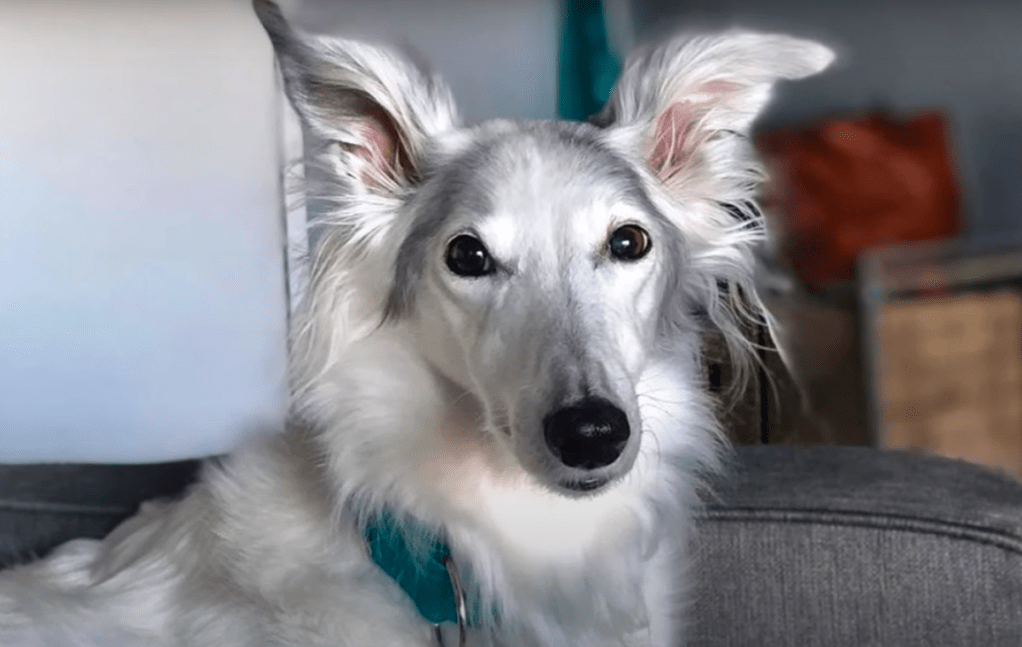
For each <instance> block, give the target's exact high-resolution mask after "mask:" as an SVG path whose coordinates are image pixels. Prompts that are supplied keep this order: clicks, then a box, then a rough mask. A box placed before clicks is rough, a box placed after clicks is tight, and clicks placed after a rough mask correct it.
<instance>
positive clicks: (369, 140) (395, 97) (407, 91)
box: [253, 0, 458, 195]
mask: <svg viewBox="0 0 1022 647" xmlns="http://www.w3.org/2000/svg"><path fill="white" fill-rule="evenodd" d="M253 6H254V8H255V12H256V15H258V16H259V20H260V21H261V22H262V24H263V27H265V28H266V31H267V33H268V34H269V36H270V40H271V41H272V42H273V48H274V51H275V52H276V54H277V60H278V61H279V62H280V68H281V72H282V74H283V77H284V85H285V89H286V91H287V95H288V98H289V99H290V101H291V105H293V106H294V108H295V111H296V112H297V113H298V116H299V117H300V118H301V120H302V122H303V124H304V125H305V127H306V128H307V129H308V130H309V131H310V132H312V133H313V134H314V135H315V136H316V137H317V138H319V139H320V140H322V141H324V142H333V143H336V144H339V145H340V147H341V159H340V160H339V165H338V167H337V168H336V169H335V170H339V171H340V172H341V173H343V174H344V175H347V176H348V177H349V179H351V180H353V181H355V182H356V183H357V184H359V185H361V186H362V187H363V188H364V189H365V190H366V191H368V192H369V193H377V194H381V195H387V194H393V193H394V192H395V191H396V190H398V189H400V187H401V186H403V185H407V184H408V183H410V182H414V180H415V179H416V178H417V176H418V172H419V170H420V165H421V163H422V160H423V157H424V155H425V154H426V150H427V148H428V146H429V145H430V142H431V140H432V139H433V138H434V137H435V136H436V135H438V134H440V133H443V132H446V131H449V130H451V129H453V128H454V127H455V126H456V125H457V123H458V115H457V110H456V108H455V106H454V99H453V97H452V95H451V93H450V90H448V88H447V86H446V85H445V84H444V83H443V82H442V81H441V80H440V79H439V78H438V77H435V76H432V75H430V74H428V73H427V72H425V71H424V70H422V69H421V68H419V67H418V66H416V65H415V64H413V63H412V61H410V60H409V59H408V58H406V57H404V56H400V55H398V54H397V53H396V52H394V51H392V50H390V49H387V48H384V47H377V46H373V45H368V44H365V43H360V42H356V41H350V40H344V39H341V38H333V37H327V36H315V35H311V34H304V33H300V32H299V31H297V30H295V29H294V28H292V27H291V25H289V24H288V22H287V20H286V19H285V18H284V16H283V15H282V14H281V11H280V8H279V7H278V6H277V4H276V3H275V2H273V0H254V1H253Z"/></svg>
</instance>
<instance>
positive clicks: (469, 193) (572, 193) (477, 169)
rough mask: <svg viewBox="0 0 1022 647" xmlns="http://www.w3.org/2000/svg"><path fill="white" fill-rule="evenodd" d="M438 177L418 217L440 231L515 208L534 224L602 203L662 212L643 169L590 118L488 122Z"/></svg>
mask: <svg viewBox="0 0 1022 647" xmlns="http://www.w3.org/2000/svg"><path fill="white" fill-rule="evenodd" d="M431 177H432V181H431V182H430V184H431V185H432V186H431V187H430V190H428V191H426V195H427V196H428V197H427V199H426V200H425V201H424V203H423V205H422V208H421V209H420V210H419V212H418V214H417V219H419V220H420V221H422V222H421V223H420V224H426V223H427V222H428V223H429V225H430V226H429V228H430V229H432V230H433V231H434V232H435V231H436V230H437V229H440V228H442V226H443V225H444V224H447V223H449V222H450V221H451V220H455V221H457V220H472V221H474V222H479V221H480V218H481V217H482V218H485V217H487V216H497V215H500V214H504V215H507V214H508V213H513V214H514V217H515V218H516V219H517V220H518V221H519V222H529V220H530V219H549V217H550V216H552V215H554V214H556V213H567V212H571V211H573V210H575V211H577V210H578V209H579V208H583V207H585V206H586V205H592V204H593V203H596V202H601V203H603V204H607V203H609V202H613V201H619V202H628V203H631V204H632V205H633V206H634V207H636V208H639V209H647V208H648V210H650V211H655V209H654V208H653V207H652V204H651V203H650V201H649V200H648V198H647V197H646V195H645V191H644V189H643V185H642V181H641V179H640V177H639V174H638V173H637V172H636V170H635V169H634V168H633V167H632V166H631V165H630V163H629V162H628V161H626V160H625V159H624V158H623V157H622V156H621V155H619V154H618V153H616V152H615V151H613V150H612V149H611V148H610V147H609V146H608V145H607V144H605V143H604V142H603V140H602V137H601V132H600V131H599V129H597V128H595V127H593V126H591V125H589V124H584V123H576V122H557V121H549V122H524V123H509V122H497V123H494V124H488V125H484V126H482V127H480V128H479V129H478V131H477V133H476V136H475V137H471V138H467V140H466V142H465V143H463V144H462V146H460V147H459V149H457V150H456V151H455V152H453V153H451V154H448V155H446V156H444V157H443V158H442V159H441V160H440V161H439V162H438V163H437V164H436V166H435V167H434V169H433V170H432V173H431ZM420 232H421V233H425V232H423V231H422V229H420Z"/></svg>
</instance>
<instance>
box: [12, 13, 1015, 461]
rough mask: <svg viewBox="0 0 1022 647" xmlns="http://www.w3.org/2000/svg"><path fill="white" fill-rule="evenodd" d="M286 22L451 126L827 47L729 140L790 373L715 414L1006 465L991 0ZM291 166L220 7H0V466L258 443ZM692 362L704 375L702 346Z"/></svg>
mask: <svg viewBox="0 0 1022 647" xmlns="http://www.w3.org/2000/svg"><path fill="white" fill-rule="evenodd" d="M285 9H286V12H287V13H288V15H289V16H290V17H291V18H292V20H294V21H295V22H296V23H297V24H298V25H300V26H301V27H303V28H305V29H306V30H308V31H312V32H317V33H334V34H340V35H345V36H354V37H360V38H366V39H371V40H377V41H385V42H390V43H393V44H398V45H404V46H406V47H409V48H411V49H413V50H415V51H417V52H418V53H420V55H421V56H422V58H424V59H425V60H427V61H429V62H430V63H431V64H432V65H433V66H434V67H435V68H436V69H437V70H438V71H439V72H440V73H441V74H442V75H444V76H445V78H446V79H447V80H448V82H449V83H450V85H451V87H452V89H453V91H454V93H455V95H456V97H457V99H458V102H459V105H460V107H461V110H462V113H463V115H464V116H465V118H466V120H468V121H478V120H482V119H486V118H490V117H498V116H510V117H520V118H553V117H558V116H560V117H564V118H573V119H582V118H585V117H587V116H588V115H590V114H592V113H593V112H595V111H596V110H598V109H599V107H600V105H601V104H602V102H603V101H604V100H605V99H606V96H607V94H608V93H609V91H610V87H611V84H612V82H613V78H614V75H615V74H616V71H617V69H618V65H619V63H620V61H621V60H622V57H623V54H624V52H626V51H627V50H628V49H629V48H630V47H631V46H632V45H633V44H635V43H638V42H643V41H646V40H650V39H655V38H659V37H663V36H665V35H667V34H670V33H673V32H676V31H678V30H680V29H707V28H722V27H728V26H733V25H740V26H745V27H751V28H757V29H769V30H777V31H783V32H787V33H792V34H796V35H801V36H806V37H811V38H816V39H819V40H822V41H824V42H826V43H828V44H829V45H831V46H832V47H834V48H835V49H836V50H837V51H838V53H839V59H838V62H837V64H836V65H835V66H834V67H833V69H831V70H830V71H828V72H827V73H825V74H823V75H821V76H819V77H816V78H812V79H809V80H806V81H804V82H799V83H794V84H790V85H788V84H785V85H783V86H782V87H779V88H778V91H777V96H776V101H775V102H774V103H773V104H772V105H771V107H770V108H769V109H768V111H767V112H766V114H764V115H763V117H762V118H761V119H760V120H759V122H758V125H757V128H756V137H755V141H756V144H757V147H758V148H759V150H760V152H761V153H762V155H763V157H764V158H765V160H766V162H767V164H768V168H769V169H770V174H771V182H770V184H769V186H767V187H766V188H765V189H764V193H763V200H762V202H763V206H764V210H765V212H766V214H767V216H768V220H769V222H770V225H771V231H772V233H773V234H774V237H775V241H776V245H775V250H774V251H775V258H774V259H773V261H774V267H773V268H772V269H771V271H772V272H775V273H777V275H778V278H780V279H783V280H776V281H772V282H771V285H772V286H774V288H775V289H772V290H771V291H770V292H769V294H768V297H769V303H770V305H771V308H772V309H773V312H774V314H775V316H776V317H777V319H778V321H779V322H780V323H781V324H782V325H783V330H784V335H783V338H782V339H783V340H784V342H785V343H786V345H787V346H788V347H789V348H790V352H791V354H792V356H793V359H794V371H793V372H792V374H789V372H788V371H787V370H786V369H785V368H784V367H783V366H782V365H781V364H780V362H779V361H778V359H777V356H776V354H775V353H773V352H770V351H764V352H763V353H762V359H763V362H764V369H763V370H762V371H761V372H760V374H759V376H758V377H759V379H758V380H757V384H755V385H754V386H753V388H750V389H749V390H748V391H747V393H746V394H745V397H744V398H743V399H742V401H741V402H740V403H738V404H737V405H735V406H731V407H729V408H728V409H727V411H726V412H725V413H726V415H727V416H728V420H729V428H730V429H731V430H732V432H733V435H734V437H735V439H736V440H737V441H738V442H748V443H752V442H771V443H785V442H787V443H839V444H859V445H878V446H887V447H904V448H914V449H922V450H926V451H934V452H939V453H943V454H948V455H954V456H962V457H965V458H968V459H970V460H974V461H977V462H981V463H984V464H988V465H992V466H994V467H996V468H999V469H1002V470H1004V471H1007V472H1009V473H1013V474H1015V475H1018V476H1022V301H1020V299H1019V296H1018V288H1019V285H1020V281H1022V246H1020V245H1018V244H1017V243H1016V241H1018V240H1022V177H1020V176H1022V45H1020V43H1022V5H1020V4H1019V3H1018V2H1016V1H1014V0H982V1H980V2H973V3H960V2H953V1H951V0H931V1H930V2H927V3H920V2H915V1H913V0H884V1H881V0H843V1H840V2H828V3H820V2H808V1H806V0H756V1H753V0H741V1H736V0H715V1H713V2H709V1H702V0H699V1H695V0H692V1H670V2H668V1H662V0H651V1H647V2H638V1H632V2H630V1H629V0H606V1H605V2H602V3H600V2H585V3H583V2H578V1H576V0H523V1H520V2H497V1H495V0H491V1H489V2H486V1H483V2H464V1H461V0H429V1H421V0H420V1H415V2H413V1H409V0H376V1H374V2H372V3H368V2H359V1H357V0H293V1H292V2H289V3H285ZM301 151H302V133H301V132H300V129H299V128H298V126H297V124H296V122H295V120H294V117H293V115H292V114H290V112H289V109H288V108H287V107H286V105H285V103H284V102H283V100H282V97H281V96H280V92H279V88H278V86H277V83H276V77H275V70H274V67H273V61H272V52H271V50H270V47H269V43H268V41H267V40H266V37H265V35H264V34H263V32H262V30H261V27H260V26H259V25H258V22H257V21H256V19H255V17H254V16H253V15H252V12H251V9H250V6H249V4H248V2H246V1H245V0H215V1H209V2H202V3H199V2H179V1H173V2H172V1H171V0H156V1H154V2H147V3H144V4H143V3H128V2H114V1H108V2H70V1H58V0H40V1H38V2H33V3H26V2H17V1H16V0H0V461H4V462H19V461H61V460H76V461H112V462H138V461H156V460H170V459H174V458H182V457H189V456H202V455H208V454H213V453H218V452H222V451H225V450H227V449H229V448H230V447H231V446H232V445H234V444H235V443H236V442H237V441H238V440H239V439H241V438H243V437H244V436H246V435H247V434H250V433H253V432H257V431H260V430H263V429H273V428H277V427H279V426H280V424H281V422H282V420H283V417H284V415H285V411H286V384H285V375H284V374H285V368H284V367H285V357H286V329H287V319H288V312H289V303H290V302H291V301H293V300H294V299H295V298H297V296H298V295H299V294H300V292H301V271H300V268H301V262H300V259H301V255H302V254H303V253H304V252H305V251H306V250H307V248H308V245H309V241H308V238H307V234H306V231H307V224H308V222H309V221H314V220H315V218H316V214H315V213H305V211H304V210H303V209H302V208H301V207H300V205H299V206H295V205H294V204H292V203H289V202H288V201H287V200H285V197H284V196H285V190H284V188H283V187H284V183H285V182H284V176H285V175H288V174H293V173H300V172H301V170H300V167H298V168H293V167H292V166H290V164H289V162H290V161H292V160H300V158H301ZM286 203H287V204H290V208H286V207H285V204H286ZM750 332H751V334H754V335H759V336H760V338H761V339H763V340H764V342H766V341H767V337H766V335H765V334H764V331H762V330H752V331H750ZM707 356H708V358H710V361H709V362H708V364H709V365H708V374H709V376H710V379H711V382H713V383H714V384H715V385H717V386H719V387H720V388H724V387H725V386H726V382H727V377H728V375H729V371H728V368H727V365H726V361H724V360H723V359H720V360H719V361H717V359H716V358H718V357H719V353H716V352H714V349H712V348H711V349H708V354H707Z"/></svg>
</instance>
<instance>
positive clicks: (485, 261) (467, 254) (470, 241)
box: [447, 234, 494, 276]
mask: <svg viewBox="0 0 1022 647" xmlns="http://www.w3.org/2000/svg"><path fill="white" fill-rule="evenodd" d="M447 267H448V268H450V270H451V271H452V272H454V273H455V274H457V275H459V276H484V275H486V274H492V273H493V271H494V266H493V257H492V256H490V253H489V252H488V251H486V246H485V245H483V241H481V240H479V239H478V238H476V237H475V236H469V235H467V234H462V235H461V236H457V237H455V239H454V240H452V241H451V243H450V244H449V245H448V246H447Z"/></svg>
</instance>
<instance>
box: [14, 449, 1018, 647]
mask: <svg viewBox="0 0 1022 647" xmlns="http://www.w3.org/2000/svg"><path fill="white" fill-rule="evenodd" d="M197 469H198V463H197V462H195V461H188V462H181V463H171V464H162V465H136V466H96V465H42V466H3V465H0V567H2V566H4V565H10V564H12V563H15V562H16V561H21V560H24V559H27V558H29V557H31V556H33V555H41V554H44V553H45V552H46V551H48V550H49V549H50V548H52V547H53V546H56V545H58V544H60V543H62V542H64V541H67V540H69V539H72V538H75V537H102V536H103V535H104V534H106V533H107V532H108V531H109V530H110V529H112V528H113V526H114V525H116V524H117V523H118V522H119V521H120V520H121V519H123V518H125V517H126V516H128V515H130V514H132V513H133V512H134V510H135V509H136V507H137V505H138V503H140V502H141V501H144V500H146V499H150V498H153V497H156V496H165V495H172V494H175V493H178V492H180V491H181V490H182V489H183V488H184V487H186V486H187V484H188V483H190V482H191V481H192V480H193V479H194V477H195V474H196V473H197ZM713 492H714V493H715V494H714V495H713V498H711V499H710V503H709V505H708V506H707V508H706V510H705V512H704V513H703V515H702V518H701V521H700V529H699V533H698V535H697V537H696V541H695V545H694V549H695V554H696V558H697V559H696V568H695V570H694V572H693V575H695V577H696V578H697V582H698V586H697V587H696V589H695V590H694V591H693V594H692V598H691V601H690V609H689V618H690V621H691V626H690V628H689V633H688V636H689V641H688V643H687V644H688V645H689V647H706V646H709V645H714V646H717V645H728V646H735V647H742V646H752V645H755V646H757V647H758V646H764V647H766V646H769V647H777V646H784V645H798V646H799V647H802V646H813V645H826V646H828V647H866V646H870V645H893V646H899V647H914V646H916V645H939V646H940V647H958V646H961V647H965V646H969V647H977V646H983V647H988V646H989V647H1000V646H1007V645H1011V646H1012V647H1017V645H1019V644H1022V485H1020V484H1019V483H1017V482H1015V481H1010V480H1008V479H1004V478H1000V477H997V476H995V475H992V474H990V473H988V472H986V471H984V470H981V469H979V468H976V467H973V466H970V465H967V464H965V463H961V462H957V461H948V460H941V459H936V458H927V457H923V456H916V455H909V454H899V453H889V452H880V451H876V450H869V449H853V448H800V447H790V446H786V447H779V446H767V447H743V448H740V449H738V450H737V452H736V454H735V460H734V461H733V465H732V468H731V469H730V470H729V472H728V474H726V475H724V477H722V478H721V479H719V480H718V482H716V483H714V484H713Z"/></svg>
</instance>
